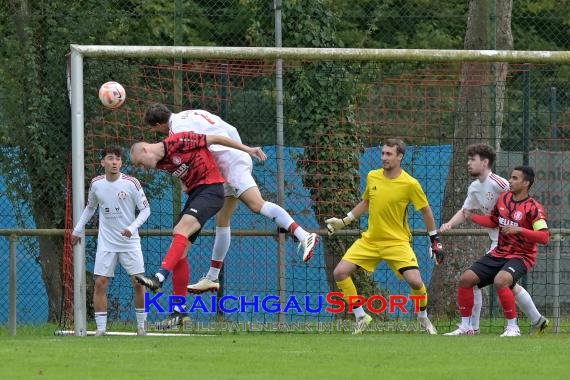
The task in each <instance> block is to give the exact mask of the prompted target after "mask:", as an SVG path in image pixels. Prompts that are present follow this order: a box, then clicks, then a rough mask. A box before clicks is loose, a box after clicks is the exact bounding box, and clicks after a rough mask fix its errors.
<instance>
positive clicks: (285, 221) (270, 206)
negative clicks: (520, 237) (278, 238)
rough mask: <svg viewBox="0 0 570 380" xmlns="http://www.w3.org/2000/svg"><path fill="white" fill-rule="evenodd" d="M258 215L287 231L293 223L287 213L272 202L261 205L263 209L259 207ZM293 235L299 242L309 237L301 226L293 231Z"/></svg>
mask: <svg viewBox="0 0 570 380" xmlns="http://www.w3.org/2000/svg"><path fill="white" fill-rule="evenodd" d="M259 213H260V214H261V215H263V216H266V217H268V218H270V219H273V221H274V222H275V223H277V225H278V226H279V227H281V228H283V229H285V230H288V229H289V226H291V224H293V223H295V221H294V220H293V218H291V215H289V213H288V212H287V211H285V210H284V209H283V208H282V207H281V206H279V205H276V204H275V203H272V202H265V203H264V204H263V207H261V210H260V211H259ZM293 234H294V235H295V237H296V238H297V239H299V240H300V241H303V240H305V238H306V237H307V235H309V233H308V232H307V231H305V230H304V229H303V228H302V227H301V226H298V227H297V228H296V229H295V231H293Z"/></svg>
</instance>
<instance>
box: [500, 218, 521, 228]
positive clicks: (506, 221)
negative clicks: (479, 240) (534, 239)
mask: <svg viewBox="0 0 570 380" xmlns="http://www.w3.org/2000/svg"><path fill="white" fill-rule="evenodd" d="M499 225H500V226H513V227H518V226H519V224H518V223H517V222H513V221H512V220H509V219H506V218H503V217H502V216H500V217H499Z"/></svg>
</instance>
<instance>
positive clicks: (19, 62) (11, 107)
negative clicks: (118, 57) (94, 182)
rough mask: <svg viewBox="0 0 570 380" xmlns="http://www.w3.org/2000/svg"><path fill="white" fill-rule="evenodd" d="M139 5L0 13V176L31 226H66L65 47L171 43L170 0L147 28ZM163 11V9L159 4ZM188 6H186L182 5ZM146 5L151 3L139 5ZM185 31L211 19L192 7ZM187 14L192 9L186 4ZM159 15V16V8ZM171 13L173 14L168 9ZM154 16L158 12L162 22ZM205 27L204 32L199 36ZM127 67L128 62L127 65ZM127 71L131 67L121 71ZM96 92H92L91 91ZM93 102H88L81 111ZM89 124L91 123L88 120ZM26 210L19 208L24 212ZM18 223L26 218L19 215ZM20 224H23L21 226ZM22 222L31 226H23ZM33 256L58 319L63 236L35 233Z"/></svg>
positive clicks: (27, 0) (19, 5) (92, 2)
mask: <svg viewBox="0 0 570 380" xmlns="http://www.w3.org/2000/svg"><path fill="white" fill-rule="evenodd" d="M136 3H137V2H135V1H127V2H113V1H98V0H84V1H79V2H78V1H68V0H61V1H38V0H11V1H9V2H8V4H6V5H4V3H3V6H6V7H8V9H2V12H0V37H1V38H2V41H3V43H2V44H1V46H0V74H1V76H2V78H6V79H5V80H3V81H2V83H0V87H1V90H2V91H1V92H2V93H3V94H9V96H2V97H0V115H1V116H2V117H1V120H2V124H0V132H1V133H0V136H1V141H0V142H1V144H2V147H3V149H5V150H6V154H2V155H1V156H0V175H2V176H3V177H4V179H5V181H6V182H7V185H8V192H9V193H10V194H12V195H13V196H12V201H13V203H14V204H15V205H17V204H24V205H26V206H27V207H29V214H31V216H32V218H33V221H34V223H35V226H36V228H42V229H44V228H45V229H54V228H59V229H61V228H64V222H65V196H66V195H65V193H66V177H67V169H68V167H67V162H69V159H70V157H69V153H68V152H69V151H70V150H71V148H70V146H71V137H70V136H71V135H70V132H71V126H70V107H69V98H68V93H67V83H66V54H67V53H68V51H69V44H70V43H73V42H76V43H99V44H105V43H111V44H112V43H115V44H129V43H130V44H133V45H134V44H137V42H138V43H139V44H142V42H143V40H144V42H146V43H148V41H150V40H152V41H153V42H154V43H156V44H157V45H167V44H171V41H169V40H168V38H171V36H172V33H173V32H172V31H173V30H174V29H175V28H174V27H175V24H174V22H175V19H174V17H168V16H171V13H172V12H173V10H172V9H171V8H170V5H169V4H170V3H169V2H163V3H154V6H155V8H154V9H153V10H147V9H146V8H144V7H143V8H142V9H141V8H138V9H139V11H148V12H149V13H150V12H151V11H152V12H153V13H152V15H153V17H156V18H157V19H153V20H152V21H153V22H152V23H151V26H152V27H151V28H149V27H148V26H147V23H148V19H147V17H146V16H147V15H143V16H145V17H140V15H138V17H133V16H137V15H133V13H134V11H133V9H137V8H135V5H136ZM161 4H162V5H163V6H164V8H160V5H161ZM185 4H186V6H188V3H187V2H186V3H185ZM144 5H145V6H148V4H146V3H145V4H144ZM192 10H193V13H192V15H191V17H188V18H185V20H186V21H185V23H184V25H183V27H184V28H183V29H182V33H183V39H184V41H185V42H187V43H191V42H192V40H195V41H197V42H199V43H200V42H204V41H205V40H204V35H207V33H204V30H207V27H208V25H209V24H208V20H207V18H205V17H203V16H201V13H200V12H199V9H197V8H196V7H194V8H193V9H192ZM186 11H187V13H190V10H189V9H186ZM161 12H162V13H161ZM169 12H170V13H169ZM159 16H163V18H162V19H161V18H160V17H159ZM200 32H202V33H203V34H200ZM125 66H126V67H127V66H128V65H125ZM110 70H112V71H113V73H114V74H117V73H118V71H119V70H120V69H118V66H114V67H113V68H112V69H109V68H106V69H105V68H104V67H103V65H100V66H99V70H98V71H94V72H93V73H92V76H91V77H90V78H85V79H86V85H85V88H90V86H93V87H94V88H97V87H98V84H100V83H103V82H104V81H106V80H107V78H108V77H109V71H110ZM125 70H128V68H127V69H125ZM93 96H94V95H93ZM95 105H96V102H90V103H88V104H86V114H89V111H90V110H91V109H92V108H93V107H95ZM86 121H88V120H86ZM25 211H26V210H24V211H23V212H25ZM19 219H20V220H21V221H23V220H24V218H23V217H22V215H19ZM22 227H24V226H23V225H22ZM25 227H30V226H29V225H28V226H25ZM37 241H38V244H37V245H34V246H32V247H31V249H30V254H31V255H33V257H34V258H35V259H36V260H37V262H38V263H39V265H40V266H41V269H42V279H43V281H44V284H45V288H46V292H47V296H48V320H49V321H55V320H56V319H57V316H58V313H59V308H60V306H61V303H62V271H61V268H62V255H63V249H62V247H63V239H62V238H61V237H50V236H40V237H38V238H37Z"/></svg>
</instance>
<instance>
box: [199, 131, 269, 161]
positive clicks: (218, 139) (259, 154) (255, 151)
mask: <svg viewBox="0 0 570 380" xmlns="http://www.w3.org/2000/svg"><path fill="white" fill-rule="evenodd" d="M206 144H207V145H208V146H210V145H212V144H218V145H224V146H228V147H230V148H234V149H238V150H241V151H244V152H246V153H247V154H249V155H250V156H252V157H255V158H257V159H258V160H259V161H265V159H266V158H267V155H266V154H265V153H264V152H263V150H262V149H261V148H260V147H254V148H252V147H249V146H247V145H244V144H242V143H239V142H237V141H235V140H232V139H230V138H229V137H226V136H220V135H206Z"/></svg>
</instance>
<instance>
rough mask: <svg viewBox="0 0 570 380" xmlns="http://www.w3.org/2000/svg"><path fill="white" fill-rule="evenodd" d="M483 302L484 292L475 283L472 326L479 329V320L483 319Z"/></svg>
mask: <svg viewBox="0 0 570 380" xmlns="http://www.w3.org/2000/svg"><path fill="white" fill-rule="evenodd" d="M482 304H483V294H482V292H481V289H480V288H479V287H478V286H477V285H475V286H474V287H473V310H472V311H471V327H473V330H479V320H480V319H481V307H482Z"/></svg>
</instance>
